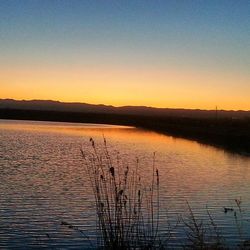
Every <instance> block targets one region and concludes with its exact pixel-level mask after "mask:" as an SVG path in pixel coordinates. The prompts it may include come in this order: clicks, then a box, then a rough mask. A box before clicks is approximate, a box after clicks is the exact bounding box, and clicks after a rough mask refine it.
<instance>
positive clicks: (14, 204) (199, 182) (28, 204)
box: [0, 120, 250, 249]
mask: <svg viewBox="0 0 250 250" xmlns="http://www.w3.org/2000/svg"><path fill="white" fill-rule="evenodd" d="M103 134H104V135H105V137H106V138H107V140H108V145H109V149H110V151H111V152H112V151H114V150H118V151H119V152H120V153H121V155H122V157H123V159H124V160H126V161H128V162H129V163H130V164H133V163H134V162H135V159H136V157H139V160H140V166H141V167H142V169H143V170H145V173H148V172H149V171H148V170H149V169H150V167H151V166H152V164H151V163H152V155H153V152H154V151H156V156H157V166H158V168H159V171H160V182H161V190H160V192H161V204H162V211H161V230H162V232H164V230H165V227H166V225H167V223H166V221H169V222H170V223H171V222H172V223H174V221H175V219H176V218H177V217H178V216H179V215H180V214H182V216H184V217H185V215H186V213H187V204H186V201H189V203H190V205H191V207H192V208H193V211H194V213H195V215H196V216H197V217H198V218H203V219H206V218H207V212H206V206H207V207H208V209H209V211H210V212H211V214H212V216H213V217H214V220H215V221H216V222H217V223H218V224H219V225H220V228H221V229H222V232H223V235H224V236H225V237H226V239H227V242H228V243H229V244H230V245H233V244H236V243H237V242H235V240H234V239H235V238H236V235H238V231H237V227H236V223H235V219H234V215H233V213H230V212H229V213H226V214H225V213H224V212H223V207H224V206H225V207H234V208H236V205H235V202H234V199H235V198H240V197H241V199H242V211H243V216H244V219H246V221H245V222H244V224H243V226H242V228H241V229H242V234H243V236H246V237H247V236H248V237H250V222H249V221H247V220H249V217H250V157H243V156H239V155H233V154H229V153H226V152H224V151H222V150H219V149H216V148H214V147H210V146H204V145H200V144H198V143H196V142H192V141H188V140H183V139H176V138H173V137H169V136H165V135H160V134H157V133H153V132H146V131H143V130H139V129H136V128H130V127H119V126H109V125H91V124H71V123H52V122H29V121H7V120H0V249H15V248H19V249H30V248H33V247H37V248H42V247H44V248H50V249H79V248H89V247H90V245H89V241H88V240H87V239H86V237H85V236H83V235H82V234H81V233H79V232H77V231H76V230H72V229H68V228H67V227H65V226H63V225H61V221H67V222H69V223H71V224H73V225H74V226H77V227H78V228H79V229H81V230H83V231H84V232H85V234H86V235H88V237H89V238H90V239H92V240H93V239H94V237H95V218H96V216H95V209H94V203H93V197H92V193H91V189H90V187H89V185H88V182H87V181H86V177H85V174H84V169H83V163H82V159H81V155H80V150H79V148H80V146H81V145H82V146H83V148H89V138H90V137H93V138H94V139H95V140H96V141H97V142H99V141H101V140H102V136H103ZM248 232H249V234H248V235H247V233H248ZM182 237H183V228H182V227H177V228H176V229H175V230H174V238H173V239H172V240H171V244H172V246H177V245H178V244H179V245H181V244H182V243H183V242H182V241H180V239H181V240H182ZM237 238H239V237H238V236H237ZM93 241H94V240H93Z"/></svg>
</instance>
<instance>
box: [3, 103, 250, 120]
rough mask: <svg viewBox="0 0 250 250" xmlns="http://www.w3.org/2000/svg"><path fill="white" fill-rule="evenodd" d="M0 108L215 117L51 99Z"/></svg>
mask: <svg viewBox="0 0 250 250" xmlns="http://www.w3.org/2000/svg"><path fill="white" fill-rule="evenodd" d="M0 109H16V110H40V111H60V112H62V111H63V112H84V113H98V114H101V113H103V114H124V115H143V116H170V117H190V118H215V117H216V111H215V110H199V109H196V110H191V109H169V108H153V107H146V106H123V107H114V106H110V105H103V104H100V105H93V104H87V103H77V102H74V103H66V102H59V101H51V100H30V101H26V100H22V101H17V100H13V99H0ZM217 115H218V116H219V117H220V118H236V119H237V118H238V119H240V118H244V117H250V111H225V110H218V113H217Z"/></svg>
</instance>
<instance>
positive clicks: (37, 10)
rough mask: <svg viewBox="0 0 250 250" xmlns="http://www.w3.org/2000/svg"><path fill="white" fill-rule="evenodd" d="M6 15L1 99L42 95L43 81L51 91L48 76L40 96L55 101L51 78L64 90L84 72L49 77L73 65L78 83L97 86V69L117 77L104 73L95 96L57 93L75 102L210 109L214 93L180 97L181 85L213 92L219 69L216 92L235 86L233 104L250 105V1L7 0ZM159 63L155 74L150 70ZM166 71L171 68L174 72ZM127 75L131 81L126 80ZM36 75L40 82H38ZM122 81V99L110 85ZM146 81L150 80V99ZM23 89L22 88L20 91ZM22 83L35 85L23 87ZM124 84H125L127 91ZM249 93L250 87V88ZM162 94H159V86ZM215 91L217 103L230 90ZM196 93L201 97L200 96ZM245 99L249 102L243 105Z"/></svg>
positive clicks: (1, 19) (1, 24) (2, 9)
mask: <svg viewBox="0 0 250 250" xmlns="http://www.w3.org/2000/svg"><path fill="white" fill-rule="evenodd" d="M0 13H1V14H0V52H1V58H0V65H1V68H2V70H1V74H3V75H6V77H2V78H0V81H1V82H0V84H1V85H2V86H3V90H2V93H3V94H2V95H1V96H0V97H1V98H3V97H4V96H5V97H6V98H7V97H11V98H19V99H20V98H22V96H23V99H25V98H27V99H32V96H30V91H32V90H34V88H35V86H38V85H39V88H40V89H41V85H43V83H44V95H41V96H40V95H36V94H34V96H33V98H34V99H36V98H42V99H47V98H46V93H47V92H48V91H47V92H46V91H45V90H46V88H47V87H48V86H53V87H54V88H59V87H60V84H62V86H63V89H64V91H67V89H70V87H71V86H72V84H73V85H74V81H75V78H74V77H73V78H72V80H70V76H69V75H68V76H66V77H65V78H67V79H68V88H67V82H64V83H60V77H59V76H53V77H54V78H55V79H56V80H55V81H53V79H52V80H51V79H50V77H49V76H50V75H51V72H55V71H56V72H58V74H59V73H60V72H65V70H68V71H69V72H75V73H74V75H76V74H77V75H78V78H77V80H76V82H77V84H76V85H77V87H80V88H81V86H82V88H83V89H85V90H86V89H87V88H91V85H92V84H91V79H92V78H91V74H98V75H101V74H103V75H105V74H108V75H109V77H108V79H106V78H105V77H104V80H102V79H94V80H93V79H92V80H93V81H94V82H95V83H94V84H93V85H94V86H95V90H94V89H93V91H89V94H88V96H86V95H85V96H83V97H82V99H81V100H80V99H79V98H80V96H77V95H75V94H74V93H72V98H70V97H69V96H67V97H66V96H65V95H64V94H63V92H62V93H61V95H60V94H59V95H55V99H59V100H65V101H73V100H74V96H75V99H76V101H85V100H86V101H92V102H95V103H97V102H98V103H100V102H105V103H107V102H110V103H107V104H114V105H116V104H117V105H122V104H124V105H125V104H128V103H127V102H130V104H133V103H134V104H138V105H139V104H140V105H141V104H145V105H152V106H174V107H181V106H184V107H191V108H192V107H193V108H197V107H201V108H202V107H204V108H209V105H210V104H209V100H207V101H206V102H202V98H200V99H199V98H198V97H197V100H194V97H190V100H188V99H187V100H186V99H185V98H184V97H183V95H184V94H182V95H180V97H179V98H178V96H177V94H178V89H179V90H185V89H186V88H194V89H197V90H198V92H199V93H200V95H201V97H203V96H204V97H205V95H206V92H207V90H208V86H204V85H208V84H210V83H209V79H208V78H209V77H208V76H213V77H212V81H211V84H212V85H213V86H214V87H213V89H211V93H210V92H209V95H211V94H212V92H213V91H212V90H214V91H216V89H217V88H216V85H217V87H219V88H218V90H219V91H221V92H223V91H225V94H228V95H230V96H231V97H233V94H234V93H235V102H236V103H235V104H234V103H231V106H232V108H234V105H235V107H239V108H245V109H250V105H249V106H247V105H248V104H247V98H248V97H249V98H250V87H249V85H250V82H249V79H250V73H249V72H250V71H249V68H250V1H246V0H245V1H243V0H240V1H231V0H227V1H223V0H217V1H214V0H210V1H195V0H194V1H189V0H185V1H178V0H177V1H166V0H165V1H157V0H154V1H153V0H152V1H148V0H143V1H134V0H133V1H128V0H127V1H74V0H71V1H64V0H60V1H59V0H57V1H53V0H50V1H47V0H40V1H38V0H36V1H21V0H19V1H11V0H10V1H5V0H2V1H0ZM53 69H54V70H53ZM76 69H77V72H76ZM80 69H83V74H85V75H90V76H89V77H88V78H87V79H84V77H82V76H80V74H81V70H80ZM41 70H43V71H41ZM12 71H13V77H12V78H11V76H10V75H11V72H12ZM20 71H22V72H25V71H29V74H30V75H27V74H28V73H27V74H26V75H25V77H24V76H21V75H20V73H19V74H17V73H15V72H20ZM151 71H152V72H153V73H152V76H151V77H152V78H150V76H148V77H146V75H147V74H148V72H151ZM105 72H106V73H105ZM112 72H114V75H116V77H115V79H113V80H112V77H111V76H110V75H112ZM136 72H138V75H140V74H141V75H143V76H145V77H142V78H139V80H138V86H137V87H138V88H137V89H141V91H140V92H142V93H140V96H139V99H138V100H137V98H136V95H135V96H134V97H133V98H132V97H131V98H127V97H128V95H129V93H130V92H131V91H133V90H134V89H133V88H135V85H137V82H136V79H138V77H137V76H136ZM157 72H158V75H157ZM164 72H170V77H169V78H168V77H167V75H165V73H164ZM173 72H174V73H173ZM176 72H177V73H176ZM178 72H179V73H180V75H181V74H186V75H187V80H186V81H185V78H184V79H182V78H181V77H180V76H176V77H177V78H176V80H175V75H176V74H178ZM189 72H191V73H190V74H191V75H192V77H191V76H189ZM72 74H73V73H72ZM128 74H134V75H135V78H133V79H131V78H129V79H127V82H126V81H125V78H126V75H128ZM195 74H197V76H198V79H197V78H196V77H195V76H194V75H195ZM34 75H36V77H39V76H42V77H41V78H43V81H41V78H40V80H39V81H38V82H39V83H36V80H35V76H34ZM18 76H19V77H20V82H21V83H19V84H17V79H16V78H17V77H18ZM15 77H16V78H15ZM53 77H52V78H53ZM119 77H120V78H121V79H123V80H122V81H121V82H120V81H119ZM216 77H217V78H216ZM158 78H159V83H158V82H157V79H158ZM224 78H225V80H224V81H223V79H224ZM147 79H149V80H147ZM154 79H155V80H154ZM228 79H234V81H233V80H231V81H228ZM237 79H238V81H237ZM107 81H108V83H107ZM195 81H197V82H196V83H194V82H195ZM236 81H237V82H236ZM30 82H33V86H32V85H31V83H30ZM112 82H113V83H112ZM199 82H200V84H199ZM112 84H113V85H116V87H115V88H113V91H114V93H113V95H114V98H113V99H112V98H110V93H109V95H107V93H105V86H109V92H110V89H112ZM1 85H0V88H1ZM129 85H133V88H131V89H129V88H128V86H129ZM218 85H219V86H218ZM46 86H47V87H46ZM143 86H147V90H146V91H145V93H144V97H145V98H143ZM18 88H20V91H19V92H21V94H20V95H19V96H18V95H17V89H18ZM21 88H22V89H26V92H25V91H23V92H22V91H21ZM150 88H152V89H155V88H159V90H160V91H162V90H164V91H166V93H167V92H169V91H173V93H174V95H175V96H176V97H175V99H174V100H171V101H170V102H168V96H166V98H165V99H164V98H163V97H162V96H161V100H159V101H154V100H153V98H152V97H150V98H149V96H148V95H149V93H150ZM11 89H13V91H11ZM96 89H99V90H100V89H102V92H103V99H102V98H101V93H98V94H97V95H96V97H95V95H94V92H95V91H96ZM117 89H120V92H124V97H122V93H120V92H119V91H118V90H117ZM29 90H30V91H29ZM123 90H124V91H123ZM168 90H169V91H168ZM241 90H242V92H241ZM117 91H118V92H119V93H118V92H117ZM246 91H249V93H248V95H247V94H246ZM83 92H84V91H83ZM154 94H155V95H157V91H155V92H154ZM115 96H117V97H119V98H115ZM215 96H216V97H213V96H211V99H212V100H211V107H213V106H214V103H215V102H216V101H217V100H218V101H220V100H223V98H225V96H224V95H223V93H222V95H221V97H220V96H219V95H218V93H215ZM90 97H91V98H90ZM48 98H52V99H53V96H51V95H49V96H48ZM118 99H119V100H118ZM169 99H171V96H169ZM207 99H209V98H207ZM109 100H110V101H109ZM192 100H194V101H195V102H194V103H193V104H192ZM203 100H204V98H203ZM225 100H226V99H225ZM240 100H243V103H240V104H239V103H237V102H241V101H240ZM228 102H229V100H227V101H225V105H224V104H223V105H224V106H225V108H229V106H230V104H229V103H228ZM199 105H200V106H199ZM223 105H222V107H224V106H223Z"/></svg>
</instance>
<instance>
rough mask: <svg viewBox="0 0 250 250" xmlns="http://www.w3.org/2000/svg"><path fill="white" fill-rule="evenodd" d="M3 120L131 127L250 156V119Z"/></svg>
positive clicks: (24, 113)
mask: <svg viewBox="0 0 250 250" xmlns="http://www.w3.org/2000/svg"><path fill="white" fill-rule="evenodd" d="M0 118H1V119H22V120H38V121H59V122H81V123H100V124H115V125H129V126H135V127H140V128H143V129H149V130H152V131H157V132H160V133H165V134H168V135H172V136H176V137H182V138H187V139H192V140H196V141H198V142H201V143H205V144H209V145H214V146H217V147H221V148H223V149H226V150H229V151H232V152H237V153H241V154H250V119H249V118H242V119H233V118H189V117H162V116H142V115H119V114H104V113H100V114H96V113H77V112H58V111H37V110H36V111H34V110H10V109H1V110H0Z"/></svg>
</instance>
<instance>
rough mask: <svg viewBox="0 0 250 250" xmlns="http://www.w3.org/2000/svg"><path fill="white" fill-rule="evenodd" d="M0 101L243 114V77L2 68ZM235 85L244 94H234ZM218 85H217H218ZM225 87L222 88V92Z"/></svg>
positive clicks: (185, 71) (187, 72) (157, 71)
mask: <svg viewBox="0 0 250 250" xmlns="http://www.w3.org/2000/svg"><path fill="white" fill-rule="evenodd" d="M0 74H1V76H0V86H1V87H0V98H3V99H4V98H12V99H17V100H33V99H41V100H58V101H62V102H84V103H90V104H106V105H113V106H126V105H133V106H152V107H159V108H187V109H188V108H189V109H214V108H215V106H216V105H217V106H218V107H219V109H225V110H240V109H241V110H249V109H250V106H249V99H248V93H250V86H249V84H248V83H249V81H250V79H248V78H247V77H246V78H244V77H242V76H240V75H239V74H229V73H225V72H214V75H212V74H211V73H210V72H205V71H195V70H192V69H173V68H169V69H165V68H164V69H159V68H146V67H145V68H140V69H138V68H137V69H133V68H126V69H123V68H119V67H113V68H112V67H108V66H106V67H104V66H103V67H99V68H98V67H97V68H96V69H92V68H87V69H86V68H81V67H78V68H74V69H73V68H69V69H64V70H62V69H61V68H57V69H55V68H53V69H51V68H49V67H47V68H39V67H35V66H34V67H33V68H30V67H29V68H27V67H26V68H25V67H18V69H12V68H11V69H10V68H7V69H6V68H5V69H1V70H0ZM237 81H240V82H241V83H242V84H241V85H243V86H246V87H245V90H242V89H237V88H235V82H237ZM222 82H223V83H224V84H221V83H222ZM225 83H226V84H227V88H225Z"/></svg>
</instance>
